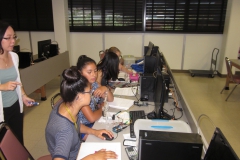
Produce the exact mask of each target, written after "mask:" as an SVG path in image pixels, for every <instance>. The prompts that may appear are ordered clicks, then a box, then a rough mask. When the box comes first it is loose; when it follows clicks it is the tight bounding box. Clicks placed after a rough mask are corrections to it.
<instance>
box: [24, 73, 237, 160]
mask: <svg viewBox="0 0 240 160" xmlns="http://www.w3.org/2000/svg"><path fill="white" fill-rule="evenodd" d="M173 75H174V78H175V80H176V82H177V84H178V86H179V88H180V90H181V91H182V94H183V95H184V98H185V100H186V101H187V104H188V105H189V106H190V108H191V111H192V113H193V114H194V116H195V118H196V119H198V117H199V116H200V115H201V114H206V115H208V116H209V117H210V118H211V120H212V121H213V123H214V125H215V126H217V127H219V128H220V129H221V130H222V132H223V133H224V135H225V136H226V138H227V139H228V141H229V142H230V144H231V145H232V147H233V149H234V150H235V152H236V153H237V154H238V156H239V157H240V143H239V142H240V136H239V135H240V129H239V128H240V120H239V119H238V117H239V116H240V97H239V95H240V86H239V87H237V88H236V89H235V91H234V92H233V94H232V95H231V96H230V98H229V99H228V101H227V102H225V99H226V97H227V95H228V93H229V92H230V90H229V91H224V92H223V94H220V91H221V90H222V88H223V86H224V84H225V78H219V77H218V76H216V77H215V78H207V77H198V76H195V77H191V76H190V75H189V74H187V73H174V74H173ZM59 84H60V79H59V77H57V78H55V79H54V80H52V81H51V82H49V83H48V84H47V85H46V89H47V100H46V101H40V95H39V94H37V93H33V94H31V95H30V96H31V97H32V98H34V99H35V100H36V101H39V102H40V105H39V106H36V107H33V108H25V110H24V112H25V117H24V142H25V146H26V147H27V149H28V150H29V151H30V153H31V154H32V155H33V157H34V158H36V159H37V158H38V157H40V156H42V155H46V154H49V153H48V150H47V145H46V141H45V136H44V132H45V131H44V130H45V126H46V123H47V120H48V116H49V113H50V111H51V106H50V99H51V97H52V96H53V95H54V94H56V93H58V92H59ZM232 88H233V84H232V85H230V89H232ZM199 124H200V127H201V129H202V130H203V133H204V136H205V137H206V139H207V141H210V139H211V136H212V134H213V130H214V128H213V125H212V124H211V123H210V121H209V120H208V119H207V118H204V117H203V118H201V121H200V123H199Z"/></svg>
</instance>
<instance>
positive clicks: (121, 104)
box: [108, 97, 134, 110]
mask: <svg viewBox="0 0 240 160" xmlns="http://www.w3.org/2000/svg"><path fill="white" fill-rule="evenodd" d="M133 102H134V100H131V99H125V98H118V97H114V100H113V102H108V105H109V107H112V108H117V109H120V110H128V109H129V108H130V107H131V106H132V105H133Z"/></svg>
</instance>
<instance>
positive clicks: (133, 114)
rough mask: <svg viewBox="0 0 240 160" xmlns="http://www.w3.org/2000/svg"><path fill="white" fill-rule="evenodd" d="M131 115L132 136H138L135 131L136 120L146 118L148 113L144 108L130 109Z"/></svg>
mask: <svg viewBox="0 0 240 160" xmlns="http://www.w3.org/2000/svg"><path fill="white" fill-rule="evenodd" d="M129 117H130V122H131V123H130V137H131V138H136V135H135V133H134V122H135V121H136V120H137V119H146V115H145V112H144V110H138V111H129Z"/></svg>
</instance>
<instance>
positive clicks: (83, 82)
mask: <svg viewBox="0 0 240 160" xmlns="http://www.w3.org/2000/svg"><path fill="white" fill-rule="evenodd" d="M62 77H63V80H62V82H61V86H60V94H61V97H62V99H63V102H65V103H66V102H69V103H71V102H73V101H74V99H75V98H76V96H77V94H78V93H81V92H84V89H85V88H86V87H87V84H88V80H87V79H86V78H85V77H84V76H82V75H81V74H80V73H79V71H78V70H77V67H76V66H72V67H70V68H69V69H65V70H64V71H63V73H62Z"/></svg>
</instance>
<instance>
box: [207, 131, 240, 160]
mask: <svg viewBox="0 0 240 160" xmlns="http://www.w3.org/2000/svg"><path fill="white" fill-rule="evenodd" d="M216 159H222V160H238V159H239V158H238V156H237V155H236V153H235V152H234V150H233V149H232V147H231V146H230V144H229V143H228V141H227V139H226V138H225V136H224V135H223V133H222V131H221V130H220V129H219V128H216V129H215V131H214V134H213V137H212V139H211V142H210V144H209V147H208V149H207V153H206V155H205V156H204V160H216Z"/></svg>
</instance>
